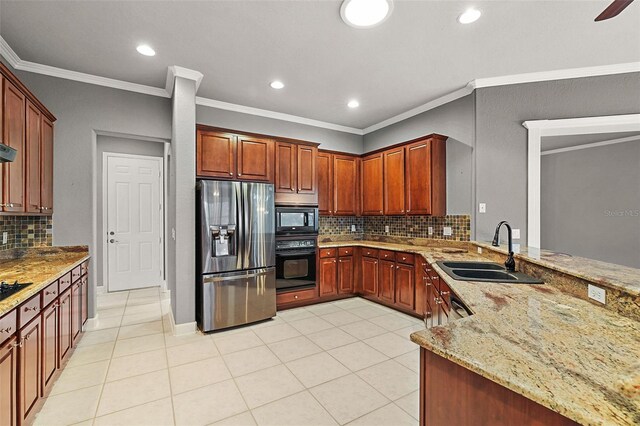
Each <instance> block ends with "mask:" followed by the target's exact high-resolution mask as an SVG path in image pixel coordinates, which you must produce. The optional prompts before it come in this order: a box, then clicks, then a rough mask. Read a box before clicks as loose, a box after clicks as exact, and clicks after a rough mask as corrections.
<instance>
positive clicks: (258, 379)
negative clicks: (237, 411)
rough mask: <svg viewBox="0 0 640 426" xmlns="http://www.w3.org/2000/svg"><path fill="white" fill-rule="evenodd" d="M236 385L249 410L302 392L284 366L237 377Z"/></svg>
mask: <svg viewBox="0 0 640 426" xmlns="http://www.w3.org/2000/svg"><path fill="white" fill-rule="evenodd" d="M236 384H237V385H238V389H240V393H242V396H243V397H244V400H245V402H246V403H247V405H248V406H249V408H250V409H254V408H256V407H259V406H261V405H264V404H267V403H269V402H272V401H275V400H277V399H280V398H284V397H286V396H289V395H293V394H294V393H298V392H300V391H302V390H304V387H303V386H302V384H300V382H299V381H298V379H296V377H295V376H294V375H293V374H291V372H290V371H289V370H288V369H287V367H285V366H284V365H276V366H275V367H271V368H267V369H264V370H260V371H256V372H255V373H251V374H247V375H246V376H242V377H238V378H236Z"/></svg>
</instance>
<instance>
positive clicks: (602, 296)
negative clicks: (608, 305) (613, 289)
mask: <svg viewBox="0 0 640 426" xmlns="http://www.w3.org/2000/svg"><path fill="white" fill-rule="evenodd" d="M606 293H607V292H606V291H605V290H604V289H603V288H600V287H596V286H595V285H591V284H589V289H588V291H587V294H588V295H589V298H590V299H593V300H595V301H596V302H600V303H602V304H604V303H605V301H606Z"/></svg>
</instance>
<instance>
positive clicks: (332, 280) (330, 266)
mask: <svg viewBox="0 0 640 426" xmlns="http://www.w3.org/2000/svg"><path fill="white" fill-rule="evenodd" d="M319 263H320V285H319V288H320V297H323V296H333V295H336V294H338V282H337V281H338V262H337V260H336V258H335V257H334V258H326V259H320V262H319Z"/></svg>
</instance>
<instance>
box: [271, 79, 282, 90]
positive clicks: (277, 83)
mask: <svg viewBox="0 0 640 426" xmlns="http://www.w3.org/2000/svg"><path fill="white" fill-rule="evenodd" d="M269 86H271V88H272V89H282V88H283V87H284V83H283V82H281V81H280V80H274V81H272V82H271V84H269Z"/></svg>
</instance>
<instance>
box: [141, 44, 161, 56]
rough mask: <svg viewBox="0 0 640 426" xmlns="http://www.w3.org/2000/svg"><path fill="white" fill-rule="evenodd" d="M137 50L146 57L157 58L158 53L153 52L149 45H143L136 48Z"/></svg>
mask: <svg viewBox="0 0 640 426" xmlns="http://www.w3.org/2000/svg"><path fill="white" fill-rule="evenodd" d="M136 50H137V51H138V53H139V54H141V55H144V56H155V54H156V51H155V50H153V49H152V48H151V46H149V45H148V44H141V45H140V46H138V47H136Z"/></svg>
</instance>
